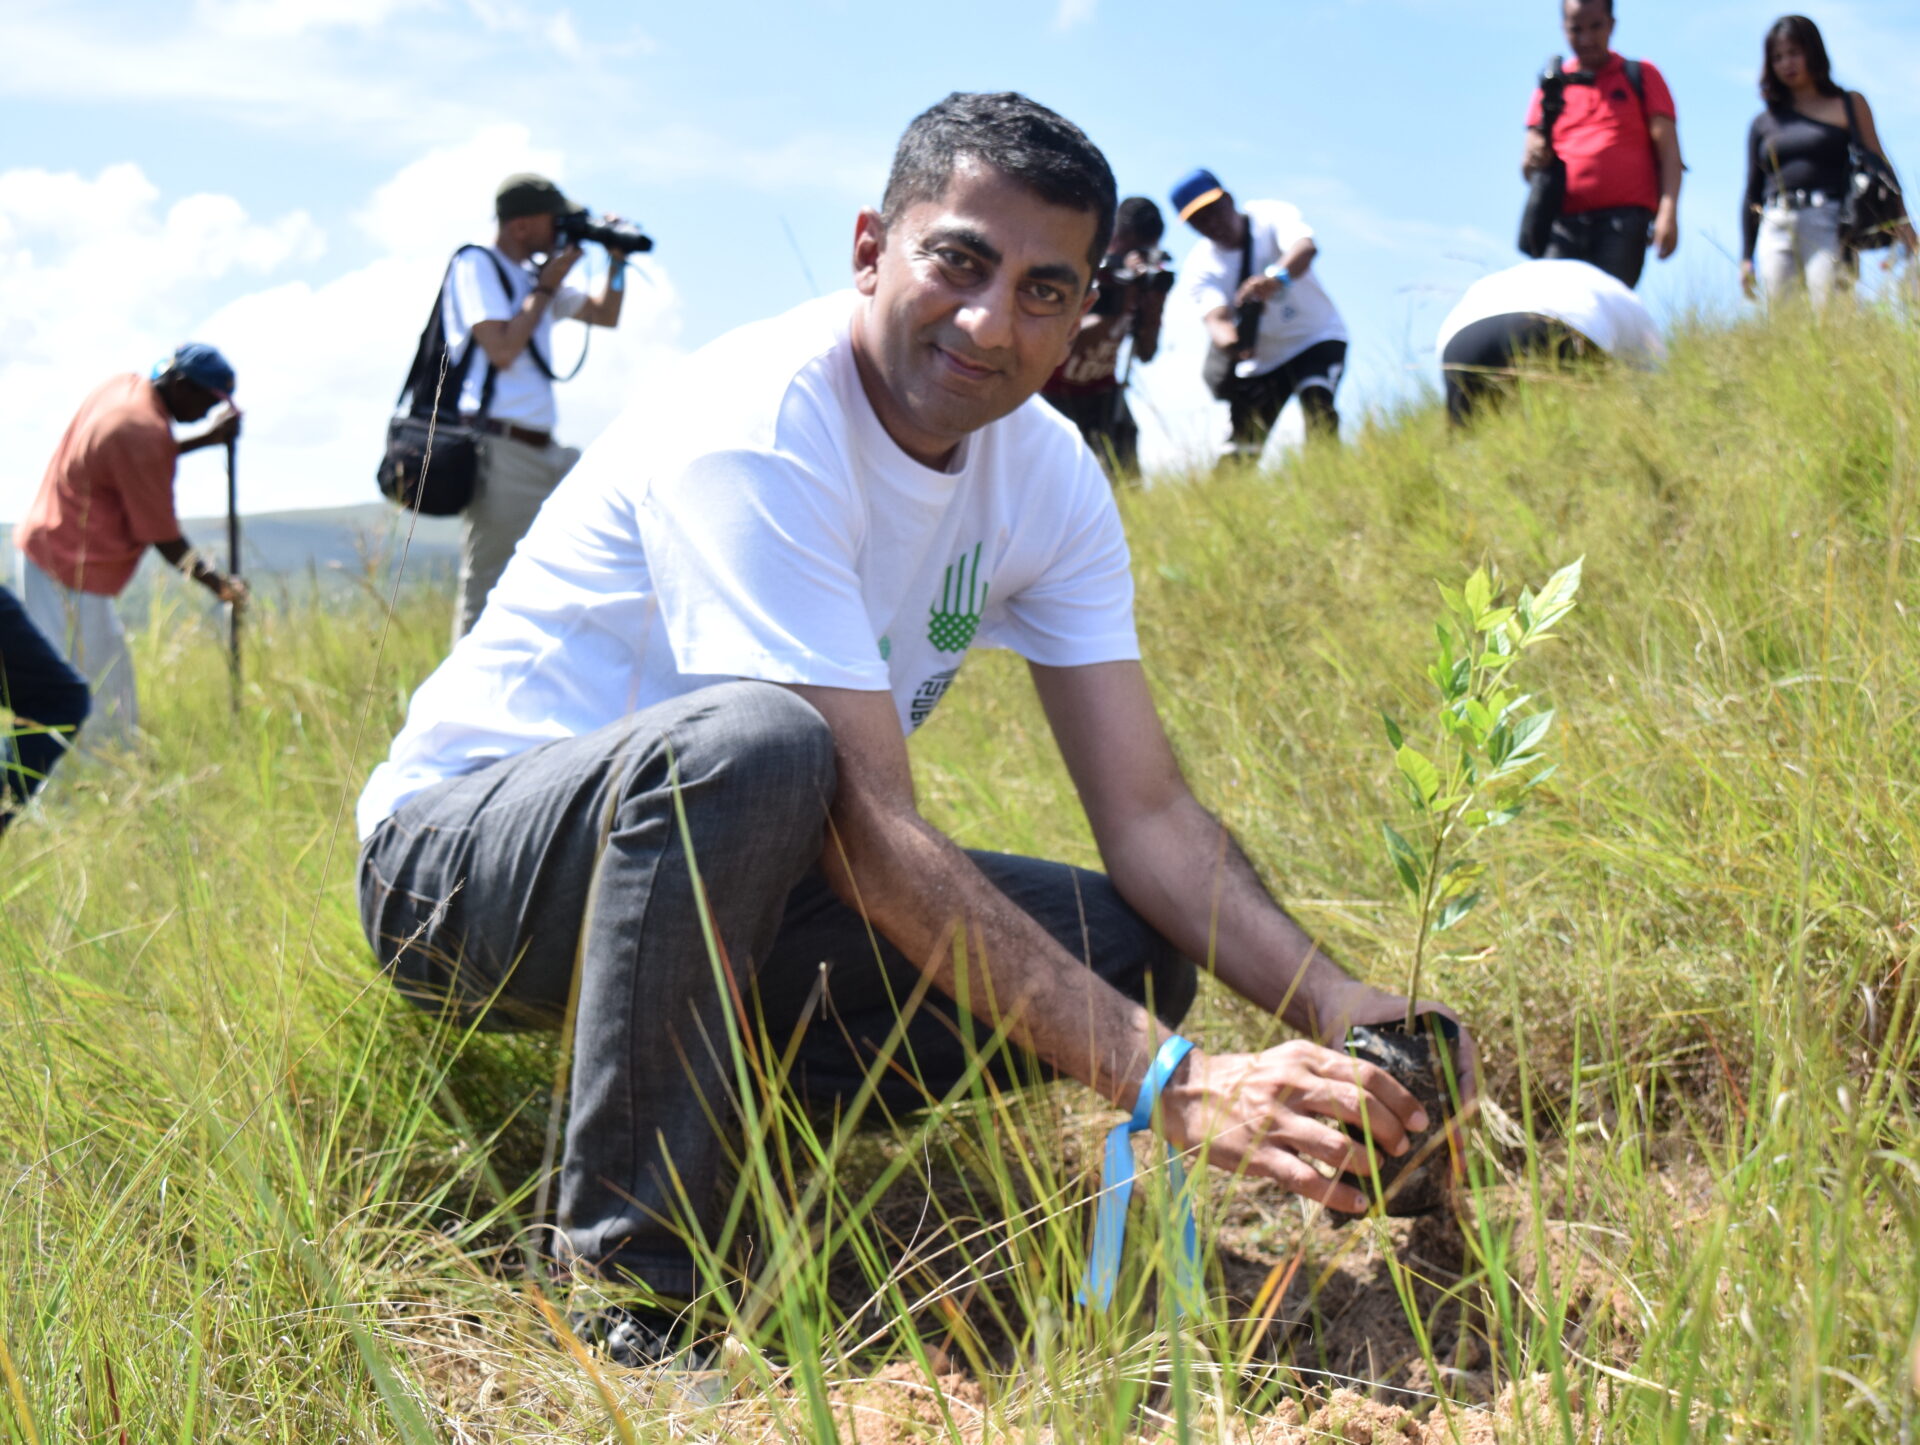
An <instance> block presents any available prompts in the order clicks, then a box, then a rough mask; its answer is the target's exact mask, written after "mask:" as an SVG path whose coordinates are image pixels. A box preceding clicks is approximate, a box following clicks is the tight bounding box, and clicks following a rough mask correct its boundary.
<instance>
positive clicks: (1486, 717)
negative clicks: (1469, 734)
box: [1461, 697, 1499, 747]
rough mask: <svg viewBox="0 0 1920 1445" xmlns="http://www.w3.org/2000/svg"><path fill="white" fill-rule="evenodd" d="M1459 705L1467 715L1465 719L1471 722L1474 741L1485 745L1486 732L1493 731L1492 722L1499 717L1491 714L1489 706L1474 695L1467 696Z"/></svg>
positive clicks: (1482, 745)
mask: <svg viewBox="0 0 1920 1445" xmlns="http://www.w3.org/2000/svg"><path fill="white" fill-rule="evenodd" d="M1461 707H1462V711H1464V712H1465V713H1466V715H1467V721H1468V722H1470V723H1472V724H1473V732H1474V742H1475V743H1476V744H1477V745H1479V746H1481V747H1485V746H1486V742H1487V734H1488V733H1490V732H1492V731H1493V728H1494V724H1495V723H1496V722H1498V721H1499V719H1498V718H1496V717H1495V716H1494V715H1493V710H1492V709H1491V708H1489V707H1488V706H1487V705H1486V704H1485V703H1484V702H1481V701H1480V699H1479V698H1476V697H1470V698H1468V699H1467V700H1466V702H1465V703H1463V704H1462V705H1461Z"/></svg>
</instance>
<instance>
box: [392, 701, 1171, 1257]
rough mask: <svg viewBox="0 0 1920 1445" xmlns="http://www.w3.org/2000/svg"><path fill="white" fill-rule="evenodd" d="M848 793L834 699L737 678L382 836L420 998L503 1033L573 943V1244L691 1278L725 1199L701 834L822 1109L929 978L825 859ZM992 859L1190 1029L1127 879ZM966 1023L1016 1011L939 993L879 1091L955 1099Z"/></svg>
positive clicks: (562, 1217) (1102, 965)
mask: <svg viewBox="0 0 1920 1445" xmlns="http://www.w3.org/2000/svg"><path fill="white" fill-rule="evenodd" d="M676 788H677V791H678V796H679V801H680V804H681V806H682V807H683V808H684V811H685V817H686V827H685V831H684V834H683V831H682V828H681V826H680V823H679V820H678V818H677V816H676V810H675V792H676ZM833 790H834V765H833V737H832V734H831V732H830V730H829V729H828V727H827V725H826V723H825V722H824V720H822V718H821V717H820V715H819V714H818V713H817V712H815V711H814V710H813V708H812V707H810V706H809V705H808V704H807V703H806V702H804V701H803V700H801V699H800V698H799V697H798V696H797V695H796V694H794V693H793V692H791V691H789V690H788V689H786V688H782V687H777V686H774V685H773V684H770V683H759V682H733V683H724V684H721V685H719V686H715V687H710V688H706V689H704V690H702V691H700V692H696V693H692V694H689V695H688V696H685V697H682V698H677V699H674V700H672V701H670V702H666V703H661V704H658V705H656V706H654V707H650V708H646V709H643V710H642V711H640V712H637V713H634V714H632V715H630V716H628V717H625V718H622V719H621V720H619V721H618V722H615V723H611V724H609V725H608V726H606V727H604V728H602V729H600V730H599V731H597V732H594V733H590V734H587V735H586V736H584V737H576V738H567V739H562V740H560V741H557V742H552V743H547V744H544V745H542V746H540V747H537V748H534V749H531V750H529V751H528V752H525V753H522V754H520V755H518V756H516V757H512V758H508V759H505V760H503V761H501V762H497V763H494V764H491V765H490V766H488V767H486V768H483V769H482V770H480V771H479V772H475V773H470V774H468V775H466V776H464V777H460V778H453V779H449V780H448V781H446V782H442V783H439V784H436V785H435V786H434V787H432V788H429V789H427V790H426V791H425V792H422V793H420V794H417V795H415V796H414V797H412V798H410V799H409V800H408V801H407V802H406V803H405V804H403V805H402V806H401V807H400V808H399V809H398V810H397V811H396V812H395V813H394V815H393V816H392V817H391V818H389V819H388V820H387V821H386V822H385V823H383V824H381V826H380V827H379V829H378V830H376V831H375V833H374V834H373V835H372V837H370V838H369V839H368V840H367V842H366V844H365V846H364V847H363V848H362V850H361V855H360V916H361V921H362V924H363V926H364V927H365V929H366V933H367V938H368V940H369V941H370V942H371V943H372V945H373V947H374V949H375V951H376V953H377V954H378V956H379V960H380V963H381V965H382V967H383V968H384V969H385V970H386V971H387V972H388V973H389V974H390V975H391V976H392V977H393V979H394V981H395V983H396V984H397V986H398V987H399V988H400V990H401V991H402V992H403V993H404V994H405V996H406V997H407V998H408V999H410V1000H411V1001H412V1002H414V1003H416V1004H418V1005H419V1006H421V1007H422V1008H426V1009H429V1010H432V1011H435V1012H439V1013H444V1014H446V1015H447V1016H449V1017H451V1018H453V1019H455V1020H458V1021H466V1022H473V1021H476V1020H477V1021H478V1023H479V1025H480V1026H481V1027H483V1028H496V1029H500V1028H506V1029H511V1028H526V1027H542V1026H546V1027H551V1026H554V1025H556V1024H558V1023H559V1022H560V1020H561V1019H562V1018H563V1017H564V1014H565V1009H566V1003H567V997H568V993H569V989H570V986H571V984H572V982H573V973H574V963H575V959H576V957H577V958H578V960H579V967H580V978H579V1000H578V1005H577V1012H576V1015H575V1022H574V1034H573V1069H572V1082H571V1094H570V1099H569V1107H568V1117H567V1126H566V1140H565V1152H564V1157H563V1160H562V1165H561V1170H560V1191H559V1202H558V1214H557V1219H556V1224H557V1225H558V1228H559V1230H560V1233H561V1236H562V1239H563V1241H564V1244H565V1246H566V1248H567V1251H569V1252H570V1253H571V1255H572V1257H573V1258H575V1259H578V1260H580V1261H582V1262H584V1263H586V1264H587V1265H589V1266H591V1267H594V1268H596V1269H599V1270H601V1271H602V1272H604V1273H608V1274H612V1275H625V1276H631V1277H633V1278H635V1279H638V1280H640V1281H642V1282H643V1283H645V1284H647V1285H649V1286H651V1287H652V1288H654V1289H656V1290H659V1291H661V1292H662V1293H665V1294H682V1295H684V1294H690V1293H692V1292H693V1291H694V1290H695V1288H696V1285H697V1281H696V1278H695V1272H694V1267H693V1263H692V1253H691V1251H690V1248H689V1244H688V1238H689V1235H690V1234H693V1233H698V1234H699V1235H700V1236H701V1237H702V1238H704V1239H709V1240H710V1239H711V1238H712V1231H713V1228H714V1226H715V1224H716V1223H717V1221H718V1220H719V1218H720V1217H721V1214H722V1212H723V1211H724V1208H725V1204H726V1193H725V1191H726V1189H727V1187H728V1183H729V1180H728V1172H729V1166H728V1159H729V1152H728V1138H727V1131H728V1129H729V1126H730V1125H731V1124H732V1122H733V1120H734V1117H735V1107H734V1103H733V1097H734V1095H735V1094H736V1092H737V1090H736V1073H735V1068H734V1061H733V1057H732V1053H731V1050H730V1049H729V1046H728V1043H727V1037H728V1035H727V1014H728V1011H729V1010H730V1009H731V1007H732V1004H731V1001H730V998H729V997H728V993H726V992H723V991H722V989H721V988H720V987H719V986H718V984H717V982H716V974H715V968H714V963H713V961H712V957H711V955H710V953H709V950H708V948H707V945H706V943H705V940H704V936H703V932H702V928H701V920H700V913H699V908H698V905H697V903H696V900H695V875H694V872H693V870H692V869H690V867H689V865H688V862H687V844H688V842H689V841H690V842H691V846H692V851H693V854H694V856H695V858H696V859H697V860H698V879H699V886H700V888H701V889H702V890H703V891H704V895H705V901H706V906H707V909H708V911H709V916H710V918H711V920H712V924H713V928H714V932H715V934H716V935H717V937H718V939H719V942H720V945H721V947H722V949H723V950H724V954H725V958H726V960H727V962H728V964H729V965H730V967H731V969H732V970H733V974H734V977H735V979H736V980H737V981H738V986H739V990H740V998H741V1000H742V1003H743V1006H744V1007H745V1009H746V1010H747V1014H748V1016H747V1017H746V1018H744V1019H742V1020H740V1026H741V1028H742V1030H743V1032H747V1033H756V1034H757V1033H758V1031H759V1030H761V1029H763V1028H764V1029H765V1030H766V1032H767V1034H768V1036H769V1037H771V1038H772V1039H773V1040H774V1041H775V1045H776V1047H778V1048H784V1047H785V1046H786V1045H787V1043H788V1042H789V1041H790V1040H792V1039H793V1038H794V1037H795V1036H796V1034H797V1035H798V1036H799V1039H800V1042H799V1048H798V1053H797V1055H796V1061H795V1075H794V1082H795V1084H796V1086H797V1087H798V1089H799V1090H800V1091H801V1093H802V1094H803V1096H804V1097H805V1098H806V1100H807V1102H808V1103H809V1105H811V1106H813V1107H815V1108H827V1107H830V1106H831V1105H832V1103H833V1102H834V1101H835V1100H836V1099H844V1098H845V1097H847V1096H848V1095H849V1094H851V1093H852V1092H853V1091H854V1090H856V1089H857V1088H858V1087H859V1086H860V1085H861V1083H862V1082H863V1081H864V1080H865V1079H866V1078H867V1077H868V1075H869V1073H870V1072H872V1070H873V1067H874V1064H875V1062H876V1061H877V1060H878V1059H879V1058H880V1057H881V1050H882V1049H883V1046H884V1045H885V1043H886V1041H887V1039H888V1037H889V1035H890V1034H892V1033H893V1031H894V1029H895V1027H896V1024H897V1023H898V1020H899V1018H900V1014H899V1011H898V1003H899V1002H900V1001H904V1000H906V999H907V998H908V996H909V995H910V994H911V993H912V992H913V989H914V986H915V984H916V983H917V982H918V979H919V973H918V970H916V969H915V968H914V967H913V966H912V965H911V964H910V963H909V962H908V961H907V960H906V959H905V958H904V957H903V956H902V955H901V954H900V953H899V951H898V950H896V949H894V948H893V947H892V946H891V945H890V944H888V943H887V942H886V941H885V940H884V939H881V938H879V937H878V935H877V934H875V933H873V932H872V931H870V929H869V928H868V926H867V924H866V922H865V921H864V920H863V919H862V918H861V917H860V916H859V915H858V914H857V913H855V912H854V911H853V910H852V909H850V908H848V907H847V906H845V905H844V904H842V903H841V902H840V901H839V900H838V899H837V898H836V897H835V896H834V895H833V893H832V892H831V890H830V889H829V888H828V887H827V885H826V882H825V880H824V878H823V877H822V875H821V874H820V872H819V871H818V869H817V866H816V865H817V861H818V858H819V855H820V851H821V846H822V842H823V839H824V836H825V823H826V816H827V809H828V807H829V805H830V803H831V801H832V797H833ZM972 857H973V859H974V861H975V862H976V863H977V864H978V865H979V866H980V868H981V869H982V870H983V871H984V872H985V873H986V875H987V877H988V878H990V879H991V880H992V881H993V882H994V884H995V885H996V886H997V887H999V888H1000V889H1001V890H1002V891H1003V892H1005V893H1006V894H1007V896H1008V897H1009V898H1011V899H1012V900H1013V902H1014V903H1015V904H1017V905H1018V906H1020V907H1021V908H1023V909H1025V910H1026V911H1027V912H1028V913H1029V914H1031V915H1032V916H1033V917H1034V918H1035V919H1036V920H1038V921H1039V922H1040V923H1041V924H1042V926H1044V927H1045V928H1046V929H1047V930H1048V931H1049V932H1050V933H1051V934H1053V936H1054V937H1055V938H1057V939H1059V940H1060V942H1061V943H1062V944H1063V945H1064V946H1065V947H1067V948H1068V950H1069V951H1071V952H1072V953H1074V954H1075V955H1076V956H1079V957H1080V958H1082V959H1084V960H1086V961H1087V963H1088V965H1089V966H1090V967H1092V968H1094V969H1095V970H1096V971H1097V972H1099V973H1100V975H1101V976H1102V977H1103V978H1105V979H1107V980H1108V981H1109V982H1110V983H1112V984H1113V985H1114V986H1115V987H1117V988H1119V989H1121V990H1122V991H1124V992H1125V993H1127V994H1128V995H1130V996H1131V997H1133V998H1135V999H1139V1000H1142V1001H1147V1000H1151V1002H1152V1005H1153V1007H1154V1010H1155V1012H1156V1013H1158V1014H1159V1015H1160V1017H1161V1018H1163V1019H1165V1020H1166V1021H1167V1022H1168V1023H1169V1024H1172V1023H1177V1022H1178V1021H1179V1019H1180V1018H1181V1017H1182V1016H1183V1015H1184V1014H1185V1012H1186V1010H1187V1008H1188V1006H1189V1005H1190V1004H1191V1003H1192V1001H1193V996H1194V991H1195V988H1196V983H1197V980H1196V974H1195V970H1194V967H1193V965H1192V964H1191V963H1189V962H1188V961H1187V960H1186V959H1184V958H1182V957H1181V956H1180V955H1179V954H1178V953H1177V952H1176V951H1175V950H1174V948H1173V946H1172V945H1171V944H1169V943H1167V942H1166V941H1165V940H1164V939H1163V938H1161V937H1160V935H1159V934H1157V933H1156V932H1154V930H1153V929H1152V928H1150V927H1149V926H1148V925H1147V924H1146V923H1145V922H1144V921H1143V920H1142V919H1141V918H1140V917H1139V915H1137V914H1136V913H1134V911H1133V910H1132V909H1131V908H1129V907H1128V906H1127V904H1126V903H1125V902H1124V901H1123V900H1122V899H1121V898H1120V896H1119V894H1118V892H1117V891H1116V890H1115V889H1114V888H1113V886H1112V884H1111V883H1109V882H1108V881H1107V880H1106V878H1104V877H1103V876H1101V875H1099V874H1097V873H1090V872H1087V871H1085V870H1083V869H1077V868H1071V867H1068V866H1067V865H1065V864H1060V863H1047V862H1040V861H1036V860H1033V859H1027V858H1014V857H1007V856H1004V855H1000V854H992V853H975V854H973V855H972ZM969 1032H972V1033H974V1034H975V1035H976V1036H977V1037H978V1038H979V1039H980V1040H982V1041H985V1040H986V1039H989V1038H991V1036H992V1034H993V1029H992V1028H991V1026H989V1025H987V1024H986V1023H984V1022H982V1023H979V1024H977V1025H975V1024H974V1023H973V1021H971V1020H967V1019H965V1018H964V1017H963V1016H962V1015H961V1013H960V1011H959V1010H958V1009H957V1008H956V1007H955V1006H954V1005H953V1004H952V1003H951V1002H950V1001H948V1000H946V999H945V998H944V997H942V996H940V995H938V994H929V996H928V997H927V999H926V1001H925V1002H924V1003H923V1004H922V1005H921V1006H920V1008H919V1009H918V1010H917V1011H915V1012H914V1013H913V1015H912V1016H911V1018H910V1019H909V1022H908V1025H907V1028H906V1031H905V1036H904V1040H903V1041H902V1043H901V1044H900V1046H899V1047H898V1049H897V1051H896V1052H895V1053H894V1054H893V1056H892V1057H893V1061H894V1063H893V1066H891V1067H889V1068H887V1069H886V1070H885V1071H884V1072H883V1073H882V1075H881V1078H882V1084H881V1087H880V1090H879V1098H880V1101H881V1103H882V1104H883V1105H884V1106H885V1107H887V1108H888V1109H891V1110H903V1109H909V1108H912V1107H915V1106H918V1105H921V1104H925V1103H929V1102H932V1101H934V1100H937V1099H938V1098H940V1097H941V1096H942V1095H943V1094H944V1093H946V1092H947V1091H948V1090H949V1089H951V1088H952V1087H953V1086H954V1085H955V1084H956V1083H957V1082H958V1081H959V1080H960V1079H961V1078H962V1077H963V1076H964V1074H965V1072H966V1070H967V1068H968V1066H969V1064H970V1063H971V1062H972V1061H973V1060H974V1059H975V1058H976V1057H977V1055H976V1054H975V1053H974V1052H973V1050H972V1049H971V1048H970V1047H969V1044H968V1041H967V1035H968V1034H969ZM903 1070H904V1074H903ZM989 1071H990V1073H992V1074H993V1075H994V1076H995V1077H997V1078H998V1079H999V1080H1000V1081H1001V1082H1003V1083H1012V1084H1017V1083H1023V1082H1027V1081H1029V1080H1034V1079H1040V1078H1046V1077H1049V1076H1050V1075H1049V1072H1048V1070H1047V1069H1046V1068H1045V1067H1044V1066H1043V1065H1041V1064H1040V1062H1039V1061H1038V1060H1037V1059H1034V1058H1032V1057H1031V1056H1025V1057H1016V1056H1013V1055H1012V1054H1011V1053H1010V1052H1008V1051H1001V1052H1000V1053H999V1054H998V1055H997V1056H996V1057H995V1058H994V1059H993V1061H992V1062H991V1064H990V1067H989ZM908 1075H911V1076H912V1077H908ZM716 1126H717V1127H716ZM683 1198H684V1200H685V1201H686V1206H685V1207H683V1205H682V1203H681V1201H682V1199H683Z"/></svg>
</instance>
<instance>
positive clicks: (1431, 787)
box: [1394, 747, 1440, 808]
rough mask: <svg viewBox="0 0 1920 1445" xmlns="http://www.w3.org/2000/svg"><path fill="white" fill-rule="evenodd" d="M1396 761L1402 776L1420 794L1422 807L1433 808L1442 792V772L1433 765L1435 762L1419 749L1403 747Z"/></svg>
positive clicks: (1396, 754) (1396, 755) (1396, 756)
mask: <svg viewBox="0 0 1920 1445" xmlns="http://www.w3.org/2000/svg"><path fill="white" fill-rule="evenodd" d="M1394 761H1395V762H1397V763H1398V764H1399V765H1400V772H1401V775H1402V776H1403V777H1405V778H1406V780H1407V781H1408V782H1409V783H1411V784H1412V785H1413V787H1414V789H1415V790H1416V791H1417V792H1418V793H1419V795H1420V802H1421V805H1422V806H1424V807H1429V808H1430V807H1432V806H1433V800H1434V797H1435V796H1436V795H1437V794H1438V793H1439V791H1440V770H1439V769H1438V768H1436V767H1435V766H1434V765H1433V760H1432V759H1431V758H1429V757H1428V756H1427V755H1426V754H1425V753H1423V752H1421V751H1420V750H1419V749H1418V748H1413V747H1403V748H1401V749H1400V750H1399V751H1398V752H1397V753H1395V754H1394Z"/></svg>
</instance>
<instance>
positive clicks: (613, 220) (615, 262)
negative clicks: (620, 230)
mask: <svg viewBox="0 0 1920 1445" xmlns="http://www.w3.org/2000/svg"><path fill="white" fill-rule="evenodd" d="M620 220H621V218H620V217H619V216H615V215H609V216H607V217H606V224H607V225H609V226H617V225H619V224H620ZM607 264H608V265H609V266H612V267H614V268H615V269H616V270H617V269H619V268H620V267H622V266H624V265H626V264H627V253H626V252H625V251H616V250H614V249H613V247H611V246H609V247H607Z"/></svg>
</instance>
